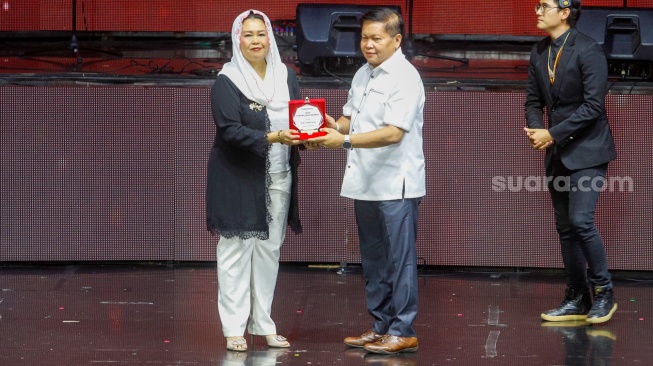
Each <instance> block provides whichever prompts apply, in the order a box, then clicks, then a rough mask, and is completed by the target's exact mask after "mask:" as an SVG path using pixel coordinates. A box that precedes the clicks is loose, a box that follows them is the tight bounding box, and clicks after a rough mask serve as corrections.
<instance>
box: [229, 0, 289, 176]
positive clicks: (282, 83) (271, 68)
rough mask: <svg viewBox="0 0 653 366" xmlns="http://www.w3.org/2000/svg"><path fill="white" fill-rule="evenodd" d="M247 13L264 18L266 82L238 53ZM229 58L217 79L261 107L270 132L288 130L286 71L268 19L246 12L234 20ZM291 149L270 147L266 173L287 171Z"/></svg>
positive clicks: (276, 146)
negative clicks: (224, 78)
mask: <svg viewBox="0 0 653 366" xmlns="http://www.w3.org/2000/svg"><path fill="white" fill-rule="evenodd" d="M250 13H254V14H258V15H260V16H262V17H263V20H264V22H265V28H266V29H267V32H268V38H269V39H270V47H269V48H268V53H267V55H265V61H266V62H267V66H266V70H265V80H261V77H260V76H258V73H257V72H256V71H255V70H254V68H253V67H252V65H251V64H250V63H249V61H247V60H246V59H245V57H244V56H243V53H242V51H241V50H240V35H241V33H242V31H243V21H244V20H245V18H247V16H248V15H249V14H250ZM231 42H232V48H233V50H232V56H231V62H228V63H226V64H225V65H224V66H223V67H222V71H220V73H218V75H225V76H227V77H228V78H229V80H231V81H232V82H233V83H234V84H235V85H236V87H238V90H240V92H241V93H243V94H244V95H245V97H247V99H249V100H252V101H254V102H256V103H258V104H261V105H264V106H265V107H266V109H267V113H268V118H269V119H270V131H278V130H287V129H288V128H289V126H288V119H289V117H288V101H289V100H290V91H289V90H288V68H287V67H286V65H284V63H283V62H281V56H279V49H278V48H277V41H276V40H275V39H274V33H273V32H272V25H271V24H270V19H268V17H267V16H266V15H265V14H263V13H261V12H260V11H258V10H247V11H246V12H244V13H242V14H240V15H239V16H238V17H236V20H234V25H233V27H232V28H231ZM289 156H290V147H289V146H287V145H282V144H272V147H271V148H270V152H269V161H270V166H269V172H270V173H277V172H285V171H288V170H290V164H289V163H288V161H289Z"/></svg>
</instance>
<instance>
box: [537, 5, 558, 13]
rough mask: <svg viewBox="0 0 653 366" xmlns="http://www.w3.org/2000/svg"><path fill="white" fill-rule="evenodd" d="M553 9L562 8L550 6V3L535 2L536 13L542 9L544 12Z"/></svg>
mask: <svg viewBox="0 0 653 366" xmlns="http://www.w3.org/2000/svg"><path fill="white" fill-rule="evenodd" d="M551 9H560V7H559V6H549V4H535V13H539V12H540V10H542V14H544V13H546V12H547V11H548V10H551Z"/></svg>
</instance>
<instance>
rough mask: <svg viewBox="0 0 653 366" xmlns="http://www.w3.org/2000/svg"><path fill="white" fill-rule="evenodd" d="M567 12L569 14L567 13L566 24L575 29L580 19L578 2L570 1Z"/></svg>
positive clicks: (578, 0) (576, 0)
mask: <svg viewBox="0 0 653 366" xmlns="http://www.w3.org/2000/svg"><path fill="white" fill-rule="evenodd" d="M569 10H570V11H571V12H570V13H569V18H567V24H569V26H570V27H575V26H576V22H578V18H580V0H571V6H570V7H569Z"/></svg>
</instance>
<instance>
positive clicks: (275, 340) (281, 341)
mask: <svg viewBox="0 0 653 366" xmlns="http://www.w3.org/2000/svg"><path fill="white" fill-rule="evenodd" d="M265 340H266V341H267V342H268V347H274V348H290V342H288V340H287V339H286V337H284V336H280V335H278V334H270V335H266V336H265Z"/></svg>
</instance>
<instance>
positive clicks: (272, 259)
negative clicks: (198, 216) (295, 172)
mask: <svg viewBox="0 0 653 366" xmlns="http://www.w3.org/2000/svg"><path fill="white" fill-rule="evenodd" d="M270 176H271V178H272V185H271V186H270V199H271V202H270V207H269V208H268V209H269V211H270V214H271V215H272V222H271V223H270V228H269V229H270V236H269V239H268V240H260V239H257V238H251V239H246V240H243V239H240V238H238V237H233V238H228V239H227V238H223V237H220V240H219V241H218V246H217V251H216V252H217V259H218V313H219V315H220V320H221V322H222V332H223V334H224V336H225V337H237V336H242V335H244V334H245V327H247V331H248V332H249V334H253V335H268V334H277V330H276V329H277V328H276V326H275V324H274V321H273V320H272V318H271V317H270V312H271V310H272V299H273V297H274V288H275V286H276V284H277V273H278V272H279V254H280V249H281V244H283V240H284V239H285V237H286V225H287V220H288V207H289V205H290V185H291V181H292V175H291V174H290V172H283V173H273V174H270ZM248 320H249V323H248Z"/></svg>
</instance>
